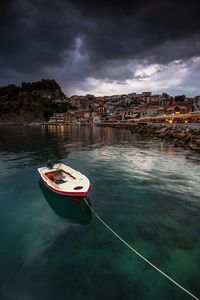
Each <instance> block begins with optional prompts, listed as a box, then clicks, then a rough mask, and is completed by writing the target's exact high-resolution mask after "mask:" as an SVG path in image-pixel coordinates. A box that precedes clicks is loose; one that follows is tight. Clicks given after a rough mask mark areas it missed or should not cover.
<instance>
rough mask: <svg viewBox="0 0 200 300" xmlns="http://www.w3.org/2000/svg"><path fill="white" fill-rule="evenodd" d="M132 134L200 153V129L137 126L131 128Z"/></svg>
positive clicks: (150, 125)
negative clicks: (158, 139)
mask: <svg viewBox="0 0 200 300" xmlns="http://www.w3.org/2000/svg"><path fill="white" fill-rule="evenodd" d="M131 132H132V133H136V134H139V135H141V136H147V137H150V136H155V137H157V138H161V139H165V140H168V141H171V142H173V144H174V146H175V147H186V148H190V149H191V150H196V151H200V128H198V127H189V126H181V125H180V126H178V125H175V126H173V125H172V126H168V125H153V124H148V125H147V124H137V125H135V126H133V127H132V128H131Z"/></svg>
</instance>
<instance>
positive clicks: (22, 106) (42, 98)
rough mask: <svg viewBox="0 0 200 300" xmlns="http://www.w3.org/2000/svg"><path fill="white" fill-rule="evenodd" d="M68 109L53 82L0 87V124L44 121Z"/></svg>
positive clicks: (24, 83) (61, 94)
mask: <svg viewBox="0 0 200 300" xmlns="http://www.w3.org/2000/svg"><path fill="white" fill-rule="evenodd" d="M69 107H70V104H69V103H68V102H66V96H65V95H64V93H63V92H62V90H61V88H60V86H59V84H58V83H57V82H56V81H55V80H50V79H42V80H41V81H37V82H23V83H22V84H21V86H16V85H15V84H9V85H7V86H4V87H0V122H1V123H20V124H21V123H23V124H24V123H31V122H41V121H46V120H48V119H49V118H50V116H52V115H53V113H54V112H65V111H67V109H68V108H69Z"/></svg>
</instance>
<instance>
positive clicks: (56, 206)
mask: <svg viewBox="0 0 200 300" xmlns="http://www.w3.org/2000/svg"><path fill="white" fill-rule="evenodd" d="M39 187H40V189H41V191H42V193H43V195H44V197H45V199H46V200H47V202H48V204H49V206H50V207H51V208H52V210H53V211H54V212H55V213H56V214H57V215H58V216H60V217H62V218H65V219H67V220H68V221H70V222H73V223H77V224H89V223H90V221H91V218H92V212H91V210H90V209H89V207H88V206H87V204H86V203H85V201H75V200H74V199H73V198H72V197H66V196H62V195H58V194H56V193H54V192H52V191H51V190H49V189H47V188H46V186H45V185H44V184H43V182H42V181H41V180H40V181H39ZM87 201H88V202H89V204H90V201H89V199H88V198H87ZM90 205H91V204H90Z"/></svg>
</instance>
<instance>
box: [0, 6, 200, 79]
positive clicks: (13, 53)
mask: <svg viewBox="0 0 200 300" xmlns="http://www.w3.org/2000/svg"><path fill="white" fill-rule="evenodd" d="M199 14H200V3H199V1H198V0H190V1H183V0H182V1H181V0H173V1H171V0H167V1H144V0H143V1H137V2H136V1H127V0H124V1H120V2H116V1H106V0H102V1H92V0H89V1H87V0H86V1H81V0H73V1H72V0H71V1H69V0H68V1H65V0H60V1H59V0H58V1H53V0H49V1H47V0H41V1H39V0H35V1H34V0H17V1H14V0H3V1H1V3H0V36H1V47H0V68H1V72H0V77H1V79H2V78H4V79H5V78H6V77H8V75H9V76H10V77H12V78H11V79H12V80H13V79H14V80H15V81H19V80H21V79H23V80H25V79H26V76H27V77H28V78H33V79H35V78H36V77H37V78H38V77H40V76H44V77H45V76H47V75H48V76H49V75H51V74H50V73H51V71H52V72H53V74H52V76H51V77H55V78H56V77H57V78H58V79H59V80H60V81H61V82H64V81H65V80H66V81H71V82H73V84H75V82H76V81H77V82H78V81H80V80H84V78H87V77H95V78H106V79H109V78H110V79H116V80H118V81H119V82H121V81H122V82H123V80H124V79H127V78H131V76H132V74H134V68H135V67H136V65H137V62H139V63H140V64H141V63H142V62H143V63H145V64H148V63H161V64H167V63H169V62H170V61H172V60H177V59H182V60H185V59H189V58H191V57H193V56H198V55H199V54H200V43H199V42H198V41H199V40H200V18H199ZM119 69H120V70H121V72H120V74H119ZM11 74H13V76H11ZM14 74H15V75H14ZM16 74H18V78H14V77H16V76H17V75H16Z"/></svg>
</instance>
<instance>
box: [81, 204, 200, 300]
mask: <svg viewBox="0 0 200 300" xmlns="http://www.w3.org/2000/svg"><path fill="white" fill-rule="evenodd" d="M84 200H85V203H86V204H87V206H88V207H89V208H90V210H91V211H92V213H93V214H94V215H95V216H96V217H97V219H99V221H100V222H101V223H102V224H104V225H105V226H106V227H107V228H108V229H109V230H110V231H111V232H112V233H113V234H114V235H115V236H116V237H117V238H118V239H119V240H120V241H121V242H122V243H124V244H125V245H126V246H127V247H128V248H129V249H131V250H132V251H133V252H135V253H136V254H137V255H138V256H139V257H140V258H142V259H143V260H144V261H146V263H148V264H149V265H150V266H151V267H153V268H154V269H155V270H156V271H158V272H159V273H161V274H162V275H163V276H165V277H166V278H167V279H169V280H170V281H171V282H173V283H174V284H175V285H176V286H178V287H179V288H180V289H181V290H183V291H184V292H185V293H187V294H188V295H190V296H191V297H192V298H194V299H196V300H200V299H199V298H197V297H196V296H194V295H193V294H192V293H190V292H189V291H188V290H187V289H185V288H184V287H183V286H181V285H180V284H178V283H177V282H176V281H175V280H173V279H172V278H171V277H169V276H168V275H167V274H165V273H164V272H163V271H161V270H160V269H159V268H157V267H156V266H155V265H154V264H152V263H151V262H150V261H149V260H148V259H146V258H145V257H144V256H143V255H141V254H140V253H139V252H138V251H136V250H135V249H134V248H133V247H131V246H130V245H129V244H128V243H127V242H126V241H125V240H124V239H122V238H121V237H120V236H119V235H118V234H117V233H116V232H115V231H114V230H112V228H110V227H109V226H108V225H107V224H106V223H105V222H104V221H103V220H102V219H101V218H100V217H99V216H98V214H97V213H96V211H95V210H94V209H93V208H92V207H91V206H90V205H89V203H88V201H87V200H86V199H84Z"/></svg>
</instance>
